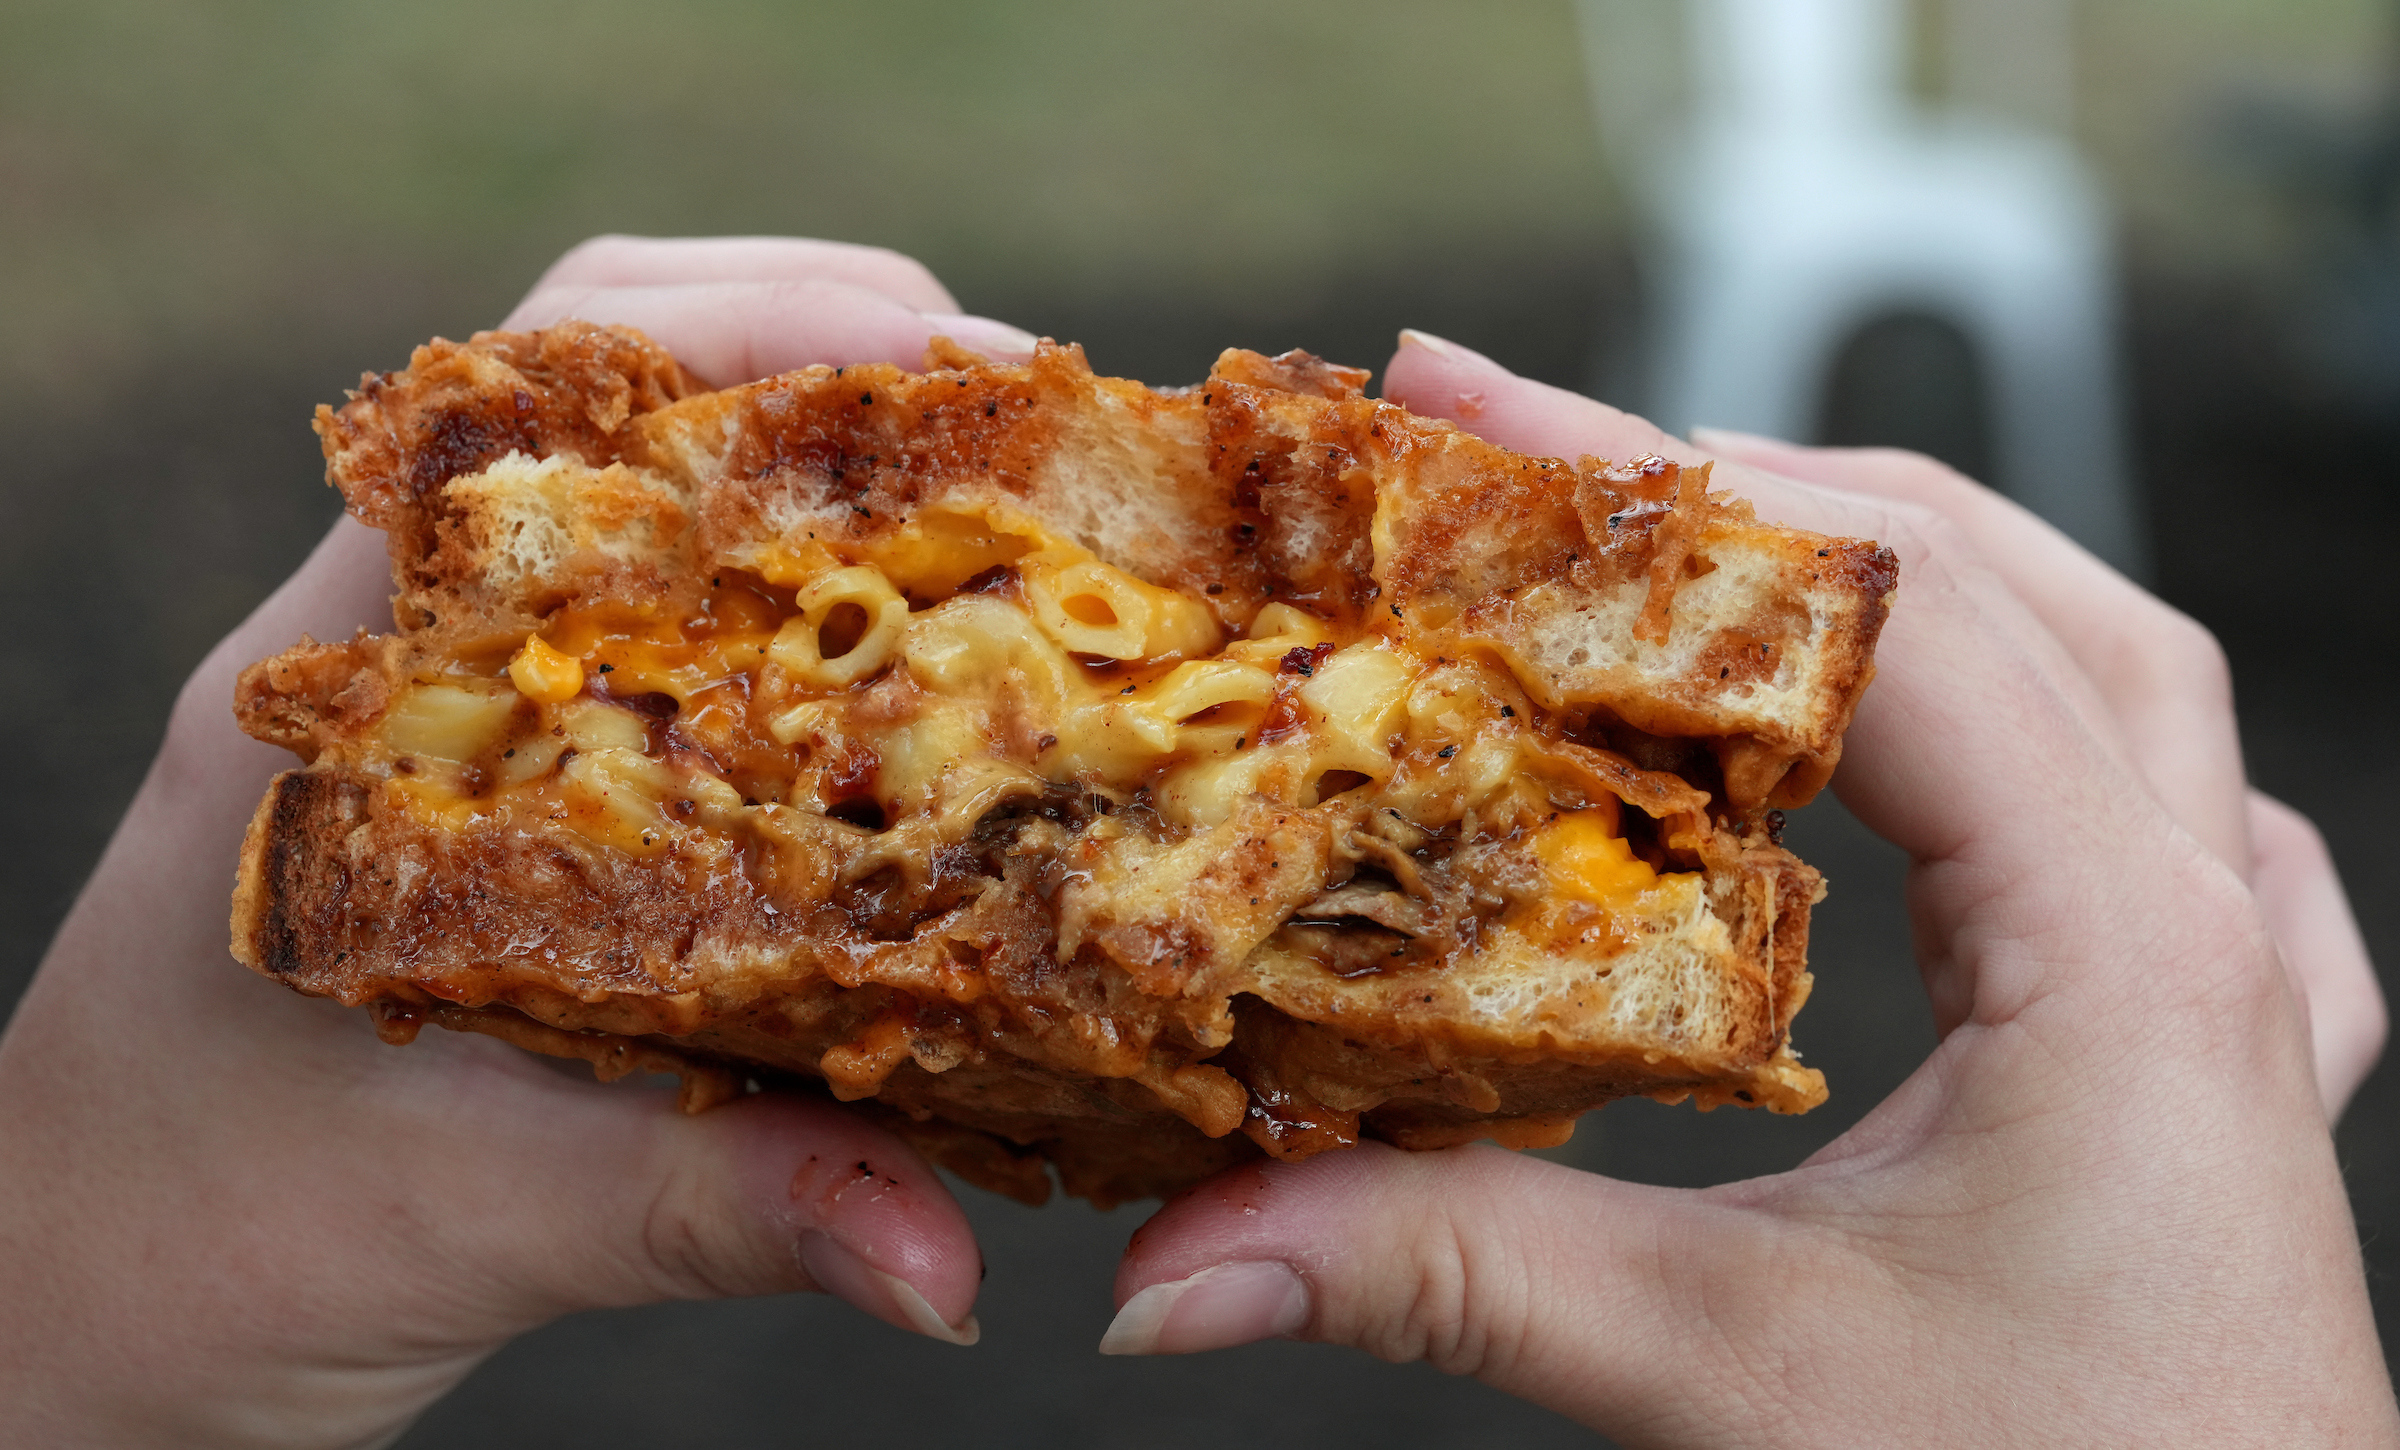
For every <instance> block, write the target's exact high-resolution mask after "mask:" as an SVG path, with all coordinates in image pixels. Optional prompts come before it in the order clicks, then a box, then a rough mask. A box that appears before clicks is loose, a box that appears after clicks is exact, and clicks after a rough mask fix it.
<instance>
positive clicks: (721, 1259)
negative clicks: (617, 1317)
mask: <svg viewBox="0 0 2400 1450" xmlns="http://www.w3.org/2000/svg"><path fill="white" fill-rule="evenodd" d="M705 1202H706V1192H705V1190H704V1188H703V1186H702V1184H701V1182H700V1179H699V1175H697V1174H696V1173H694V1172H692V1171H690V1170H689V1169H688V1168H678V1169H675V1170H673V1171H671V1172H669V1173H668V1174H667V1176H666V1177H665V1178H664V1179H663V1180H661V1181H660V1183H659V1186H658V1189H657V1191H656V1192H655V1193H653V1194H652V1195H651V1197H650V1201H649V1204H648V1206H647V1207H646V1208H645V1210H644V1211H643V1214H642V1222H641V1230H640V1237H639V1241H638V1246H637V1250H636V1253H637V1261H636V1264H635V1269H636V1271H637V1273H638V1274H639V1275H640V1276H641V1278H642V1279H643V1281H644V1283H645V1284H646V1285H647V1286H648V1287H649V1289H650V1291H651V1293H652V1295H653V1296H654V1297H658V1298H672V1299H705V1298H722V1297H724V1296H727V1295H730V1294H736V1293H739V1292H741V1289H740V1286H739V1285H738V1284H736V1283H735V1282H734V1276H733V1275H732V1274H731V1273H730V1272H729V1271H728V1269H727V1266H726V1262H725V1258H726V1256H725V1255H724V1254H722V1253H720V1252H718V1249H719V1245H718V1244H717V1242H716V1236H715V1235H714V1234H713V1233H712V1232H711V1231H710V1228H709V1216H708V1214H707V1212H706V1209H705Z"/></svg>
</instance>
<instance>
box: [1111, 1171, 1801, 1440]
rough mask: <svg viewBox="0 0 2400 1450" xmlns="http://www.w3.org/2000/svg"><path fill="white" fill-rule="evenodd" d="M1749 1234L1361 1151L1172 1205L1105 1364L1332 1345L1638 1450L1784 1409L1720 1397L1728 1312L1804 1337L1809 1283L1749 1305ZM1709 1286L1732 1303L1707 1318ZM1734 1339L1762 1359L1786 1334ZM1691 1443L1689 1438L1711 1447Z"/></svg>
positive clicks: (1620, 1199) (1125, 1298)
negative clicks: (1722, 1419)
mask: <svg viewBox="0 0 2400 1450" xmlns="http://www.w3.org/2000/svg"><path fill="white" fill-rule="evenodd" d="M1759 1235H1760V1230H1759V1228H1758V1226H1757V1222H1756V1221H1755V1220H1753V1219H1751V1218H1749V1217H1748V1216H1747V1215H1746V1214H1744V1213H1743V1212H1741V1211H1739V1210H1733V1209H1727V1208H1723V1207H1719V1206H1717V1205H1714V1204H1711V1203H1710V1202H1709V1201H1708V1200H1707V1199H1706V1198H1705V1197H1704V1196H1702V1195H1699V1194H1694V1193H1690V1192H1686V1191H1682V1190H1675V1189H1664V1188H1650V1187H1644V1186H1641V1185H1636V1184H1628V1183H1619V1182H1615V1181H1612V1180H1609V1179H1605V1178H1600V1177H1596V1176H1593V1175H1589V1174H1582V1173H1576V1172H1573V1171H1572V1170H1569V1169H1565V1168H1561V1167H1558V1166H1557V1165H1554V1164H1548V1163H1543V1162H1541V1161H1539V1160H1537V1159H1532V1158H1526V1157H1522V1156H1520V1155H1517V1154H1513V1153H1507V1152H1503V1151H1502V1150H1499V1149H1495V1148H1489V1147H1480V1146H1478V1147H1470V1148H1463V1149H1453V1150H1450V1151H1447V1152H1440V1153H1404V1152H1401V1151H1400V1150H1398V1149H1394V1148H1390V1147H1386V1146H1384V1145H1382V1144H1376V1143H1362V1144H1360V1145H1359V1146H1358V1147H1357V1148H1354V1149H1350V1150H1348V1151H1345V1152H1341V1153H1328V1154H1325V1155H1323V1156H1321V1157H1317V1158H1312V1159H1309V1160H1308V1161H1307V1162H1305V1163H1297V1164H1260V1165H1254V1166H1252V1167H1249V1168H1244V1169H1240V1170H1237V1171H1235V1172H1233V1173H1229V1174H1226V1175H1224V1176H1222V1177H1220V1178H1218V1179H1215V1180H1212V1181H1211V1182H1209V1183H1207V1184H1204V1185H1202V1186H1201V1187H1199V1188H1197V1189H1194V1190H1193V1191H1191V1192H1190V1193H1188V1194H1185V1195H1183V1196H1181V1197H1179V1198H1177V1199H1175V1200H1173V1201H1171V1202H1170V1203H1168V1204H1167V1205H1166V1206H1165V1207H1164V1208H1162V1209H1161V1210H1160V1211H1159V1213H1158V1214H1157V1216H1156V1217H1154V1218H1152V1219H1151V1220H1150V1222H1148V1223H1147V1224H1144V1225H1143V1226H1142V1228H1141V1230H1140V1231H1139V1232H1137V1233H1136V1234H1135V1235H1134V1238H1133V1241H1132V1243H1131V1244H1130V1245H1128V1247H1127V1250H1126V1257H1125V1259H1124V1262H1123V1263H1122V1264H1121V1265H1120V1266H1119V1268H1118V1271H1117V1286H1116V1296H1117V1301H1118V1304H1119V1306H1120V1307H1119V1309H1118V1311H1117V1316H1116V1319H1115V1321H1114V1322H1113V1323H1111V1324H1110V1326H1109V1329H1108V1333H1107V1335H1106V1336H1105V1337H1104V1338H1103V1339H1102V1341H1101V1352H1102V1353H1104V1354H1126V1355H1147V1354H1187V1353H1193V1352H1197V1351H1203V1350H1210V1349H1221V1348H1225V1347H1228V1346H1231V1345H1235V1344H1243V1343H1248V1342H1251V1341H1253V1340H1257V1339H1266V1338H1274V1337H1278V1336H1281V1337H1288V1338H1294V1339H1303V1340H1310V1341H1317V1342H1324V1343H1333V1344H1342V1345H1348V1346H1351V1347H1353V1348H1357V1349H1363V1350H1366V1351H1367V1352H1369V1353H1371V1354H1375V1355H1377V1356H1379V1357H1381V1358H1384V1359H1387V1360H1395V1361H1412V1360H1424V1361H1427V1362H1429V1363H1431V1364H1433V1365H1435V1366H1436V1367H1438V1368H1440V1369H1442V1370H1444V1371H1446V1372H1449V1373H1453V1374H1465V1375H1473V1376H1475V1377H1476V1378H1479V1379H1481V1380H1483V1381H1484V1382H1485V1383H1487V1384H1491V1385H1493V1386H1495V1387H1497V1388H1499V1389H1501V1390H1504V1391H1506V1392H1508V1393H1511V1394H1516V1395H1521V1396H1524V1397H1526V1398H1529V1399H1532V1400H1534V1401H1536V1402H1537V1403H1540V1404H1543V1405H1546V1406H1548V1407H1549V1408H1551V1409H1553V1410H1556V1411H1558V1412H1560V1413H1562V1414H1565V1415H1569V1416H1571V1417H1573V1418H1575V1419H1577V1420H1580V1421H1582V1422H1583V1423H1585V1424H1587V1425H1592V1426H1595V1427H1597V1428H1599V1429H1601V1430H1603V1431H1605V1432H1607V1433H1610V1434H1612V1435H1617V1436H1619V1437H1622V1438H1635V1439H1642V1440H1649V1439H1652V1438H1655V1436H1654V1434H1646V1433H1641V1432H1643V1431H1645V1430H1649V1429H1651V1427H1653V1426H1655V1425H1656V1423H1657V1422H1659V1421H1660V1420H1662V1419H1664V1418H1667V1417H1669V1416H1671V1415H1672V1414H1674V1413H1675V1407H1677V1406H1688V1405H1692V1404H1697V1403H1707V1402H1711V1401H1714V1402H1717V1403H1720V1404H1724V1405H1726V1406H1728V1407H1729V1408H1731V1409H1733V1411H1734V1412H1737V1413H1738V1412H1739V1407H1740V1406H1742V1405H1743V1404H1745V1403H1752V1402H1763V1403H1766V1404H1768V1405H1770V1406H1771V1405H1773V1404H1774V1400H1773V1399H1771V1398H1766V1397H1762V1396H1760V1395H1757V1394H1755V1393H1743V1392H1740V1390H1739V1389H1736V1388H1734V1387H1732V1386H1730V1385H1729V1384H1728V1383H1727V1380H1728V1377H1729V1376H1734V1377H1738V1370H1737V1369H1735V1367H1734V1366H1733V1365H1732V1364H1731V1363H1729V1362H1728V1360H1726V1359H1725V1358H1721V1355H1722V1353H1723V1351H1722V1346H1723V1345H1724V1343H1725V1342H1726V1338H1725V1336H1726V1335H1727V1334H1728V1333H1730V1332H1731V1331H1733V1330H1734V1329H1736V1328H1737V1326H1736V1325H1734V1324H1731V1323H1727V1324H1720V1325H1715V1326H1711V1325H1710V1324H1709V1323H1708V1322H1707V1310H1708V1309H1716V1308H1719V1307H1723V1306H1726V1305H1729V1304H1730V1303H1731V1302H1732V1301H1733V1300H1734V1299H1737V1298H1738V1299H1739V1300H1741V1301H1744V1302H1745V1304H1748V1305H1758V1306H1762V1312H1764V1313H1766V1314H1768V1315H1770V1316H1771V1315H1772V1314H1773V1313H1774V1306H1775V1305H1776V1304H1777V1303H1782V1304H1785V1305H1788V1306H1790V1314H1791V1317H1792V1318H1795V1319H1797V1318H1801V1317H1804V1316H1805V1315H1806V1314H1807V1313H1809V1312H1811V1311H1810V1310H1809V1309H1808V1308H1806V1307H1804V1306H1807V1305H1810V1304H1811V1303H1813V1302H1815V1301H1812V1300H1811V1298H1810V1295H1809V1293H1808V1290H1809V1288H1810V1287H1811V1285H1812V1283H1816V1284H1820V1285H1821V1283H1822V1281H1821V1280H1812V1277H1811V1274H1812V1272H1813V1271H1814V1270H1815V1266H1814V1265H1812V1264H1804V1263H1802V1262H1799V1261H1796V1260H1787V1261H1786V1262H1785V1263H1784V1264H1782V1265H1781V1266H1780V1267H1781V1269H1782V1274H1781V1276H1780V1278H1779V1281H1778V1282H1779V1284H1780V1287H1779V1288H1778V1290H1777V1292H1775V1293H1773V1294H1765V1295H1762V1294H1759V1293H1757V1292H1756V1291H1755V1286H1753V1287H1752V1288H1751V1289H1749V1290H1744V1289H1743V1288H1742V1287H1741V1284H1740V1281H1741V1278H1742V1276H1743V1275H1744V1273H1745V1272H1750V1273H1755V1272H1757V1271H1758V1270H1759V1269H1760V1268H1761V1267H1762V1265H1761V1264H1760V1262H1759V1256H1760V1253H1761V1243H1760V1236H1759ZM1709 1281H1715V1283H1716V1287H1717V1288H1718V1289H1719V1290H1730V1291H1732V1292H1731V1293H1730V1294H1719V1295H1718V1296H1717V1297H1715V1298H1710V1297H1708V1295H1709V1288H1710V1282H1709ZM1701 1305H1706V1306H1707V1308H1706V1309H1702V1308H1700V1306H1701ZM1696 1309H1698V1310H1699V1312H1695V1310H1696ZM1744 1312H1745V1313H1746V1314H1747V1313H1748V1312H1750V1311H1748V1310H1745V1311H1744ZM1787 1327H1788V1328H1790V1329H1792V1330H1794V1331H1795V1332H1799V1333H1803V1334H1804V1333H1805V1332H1806V1331H1805V1328H1804V1326H1800V1325H1797V1324H1795V1325H1790V1326H1787ZM1738 1328H1739V1329H1740V1330H1741V1331H1742V1332H1743V1333H1745V1334H1746V1335H1748V1336H1750V1343H1751V1344H1752V1345H1754V1346H1756V1347H1758V1348H1760V1349H1761V1350H1767V1351H1770V1352H1771V1341H1772V1340H1773V1339H1774V1338H1775V1336H1776V1335H1777V1334H1778V1333H1779V1332H1781V1331H1780V1329H1779V1327H1778V1326H1776V1325H1773V1324H1770V1323H1763V1322H1755V1321H1753V1322H1745V1323H1742V1324H1740V1325H1739V1326H1738ZM1800 1342H1801V1341H1797V1340H1795V1341H1792V1344H1791V1347H1794V1348H1796V1347H1798V1344H1799V1343H1800ZM1786 1388H1787V1389H1788V1387H1786ZM1793 1408H1796V1407H1793ZM1698 1428H1699V1427H1696V1426H1690V1425H1686V1426H1685V1427H1684V1431H1685V1434H1686V1436H1687V1437H1688V1438H1690V1439H1692V1440H1695V1441H1696V1440H1699V1439H1702V1438H1705V1437H1704V1436H1702V1435H1700V1434H1698V1433H1695V1432H1696V1431H1697V1430H1698ZM1716 1428H1720V1429H1721V1430H1724V1431H1729V1432H1734V1433H1727V1434H1723V1435H1721V1436H1720V1437H1719V1438H1721V1439H1725V1440H1730V1441H1732V1442H1734V1443H1740V1442H1742V1440H1743V1439H1745V1438H1746V1439H1747V1440H1748V1441H1749V1442H1751V1443H1760V1444H1766V1443H1773V1441H1774V1440H1775V1438H1776V1437H1775V1436H1774V1435H1772V1434H1769V1433H1765V1432H1766V1431H1767V1430H1768V1429H1769V1428H1770V1427H1768V1426H1764V1425H1757V1426H1749V1427H1736V1426H1724V1427H1716ZM1743 1428H1747V1430H1748V1431H1749V1433H1748V1435H1747V1436H1746V1437H1745V1436H1743V1435H1742V1434H1740V1433H1739V1431H1740V1430H1741V1429H1743Z"/></svg>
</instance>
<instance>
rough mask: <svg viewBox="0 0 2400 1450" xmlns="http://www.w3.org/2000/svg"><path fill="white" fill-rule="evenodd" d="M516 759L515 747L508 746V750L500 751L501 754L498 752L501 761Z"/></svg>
mask: <svg viewBox="0 0 2400 1450" xmlns="http://www.w3.org/2000/svg"><path fill="white" fill-rule="evenodd" d="M516 757H517V749H516V747H515V746H513V745H512V746H510V747H509V748H508V749H506V750H503V751H501V752H500V758H501V759H502V760H514V759H516Z"/></svg>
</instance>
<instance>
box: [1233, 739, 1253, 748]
mask: <svg viewBox="0 0 2400 1450" xmlns="http://www.w3.org/2000/svg"><path fill="white" fill-rule="evenodd" d="M1249 744H1250V737H1249V736H1247V735H1236V736H1234V737H1233V748H1234V749H1236V750H1241V749H1244V748H1246V747H1248V745H1249Z"/></svg>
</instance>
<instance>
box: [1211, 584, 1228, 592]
mask: <svg viewBox="0 0 2400 1450" xmlns="http://www.w3.org/2000/svg"><path fill="white" fill-rule="evenodd" d="M1208 592H1209V593H1211V594H1222V593H1224V592H1225V586H1224V585H1222V584H1211V585H1209V586H1208Z"/></svg>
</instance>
